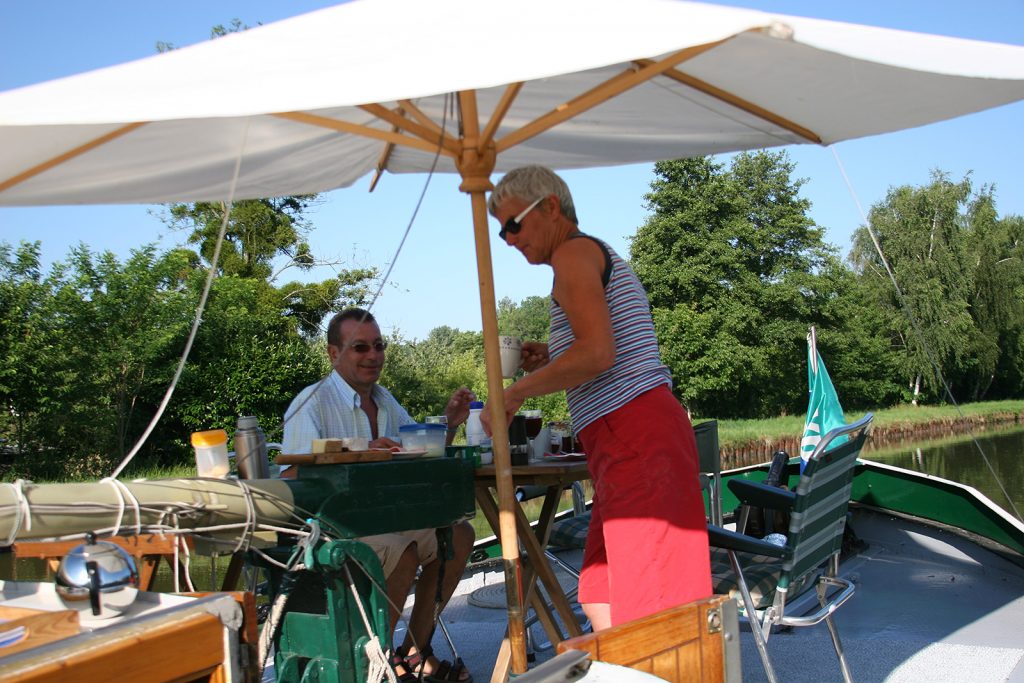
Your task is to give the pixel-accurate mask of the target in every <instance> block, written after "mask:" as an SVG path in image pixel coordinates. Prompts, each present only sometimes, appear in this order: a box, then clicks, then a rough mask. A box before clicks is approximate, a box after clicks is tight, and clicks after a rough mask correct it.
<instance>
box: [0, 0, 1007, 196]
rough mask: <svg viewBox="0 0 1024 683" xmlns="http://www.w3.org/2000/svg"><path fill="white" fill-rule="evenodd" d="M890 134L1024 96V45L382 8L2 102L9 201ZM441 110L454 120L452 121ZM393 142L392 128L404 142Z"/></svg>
mask: <svg viewBox="0 0 1024 683" xmlns="http://www.w3.org/2000/svg"><path fill="white" fill-rule="evenodd" d="M464 91H474V92H475V94H476V95H475V100H476V109H477V112H479V118H480V120H481V122H482V123H481V127H484V126H486V125H487V124H488V123H490V124H492V125H494V126H495V129H494V130H493V131H488V133H492V134H493V139H494V141H495V151H496V152H497V159H496V161H495V165H494V170H495V171H498V172H501V171H505V170H508V169H510V168H514V167H516V166H519V165H522V164H526V163H542V164H546V165H549V166H554V167H557V168H561V169H566V168H578V167H589V166H603V165H610V164H623V163H634V162H644V161H652V160H657V159H666V158H676V157H683V156H694V155H703V154H713V153H718V152H727V151H736V150H744V149H757V148H763V147H772V146H777V145H786V144H792V143H801V142H810V143H824V144H829V143H833V142H837V141H840V140H845V139H849V138H856V137H861V136H865V135H872V134H876V133H881V132H886V131H892V130H899V129H903V128H908V127H912V126H918V125H921V124H924V123H928V122H932V121H937V120H942V119H946V118H950V117H953V116H958V115H961V114H966V113H970V112H974V111H978V110H981V109H985V108H987V107H992V106H997V105H1000V104H1004V103H1007V102H1011V101H1014V100H1017V99H1020V98H1022V97H1024V49H1022V48H1020V47H1014V46H1005V45H993V44H987V43H979V42H975V41H967V40H960V39H952V38H940V37H935V36H923V35H918V34H912V33H907V32H903V31H894V30H883V29H876V28H869V27H862V26H854V25H849V24H841V23H836V22H829V21H820V20H811V19H803V18H798V17H789V16H781V15H779V16H773V15H769V14H765V13H761V12H755V11H748V10H739V9H734V8H724V7H716V6H713V5H703V4H695V3H686V2H675V1H671V0H637V1H634V2H629V3H623V2H618V1H615V0H603V1H602V0H561V1H560V2H554V3H552V2H545V1H543V0H526V1H522V2H517V3H515V4H514V5H508V4H505V3H497V2H472V1H469V0H438V1H433V2H429V3H424V2H408V1H403V0H373V1H366V0H364V1H363V2H353V3H348V4H345V5H339V6H337V7H332V8H328V9H324V10H320V11H317V12H312V13H310V14H306V15H303V16H299V17H295V18H292V19H289V20H285V21H281V22H278V23H275V24H270V25H267V26H261V27H257V28H254V29H251V30H249V31H246V32H244V33H238V34H232V35H228V36H226V37H224V38H220V39H218V40H215V41H210V42H205V43H201V44H198V45H194V46H191V47H187V48H182V49H179V50H175V51H172V52H170V53H166V54H162V55H156V56H154V57H151V58H148V59H142V60H138V61H135V62H130V63H127V64H123V65H119V66H115V67H111V68H107V69H102V70H98V71H94V72H91V73H88V74H83V75H79V76H73V77H70V78H65V79H61V80H57V81H52V82H49V83H44V84H41V85H36V86H30V87H26V88H21V89H18V90H13V91H10V92H6V93H2V94H0V149H3V150H4V154H3V158H2V159H0V204H3V205H32V204H76V203H107V204H109V203H159V202H168V201H199V200H214V199H223V198H225V197H227V196H228V195H230V194H232V183H233V178H234V171H235V164H236V161H238V160H239V159H240V161H241V164H240V168H239V171H238V173H239V175H238V179H237V182H236V183H235V185H234V193H233V196H234V197H236V198H244V197H263V196H272V195H284V194H291V193H305V192H320V191H325V190H330V189H334V188H338V187H344V186H346V185H348V184H351V183H352V182H354V181H355V180H357V179H359V178H360V177H362V176H364V175H366V174H367V173H368V172H370V171H373V170H374V169H375V168H377V167H378V166H382V167H386V168H387V170H389V171H392V172H419V171H425V170H428V169H429V168H430V167H431V165H432V163H433V157H434V154H435V152H436V151H437V149H438V147H439V132H438V131H439V126H441V125H445V126H446V128H447V131H446V135H445V137H444V139H445V143H444V144H443V145H440V146H441V155H442V156H441V159H440V163H439V166H438V168H439V169H440V170H442V171H454V170H456V159H457V158H458V154H459V144H458V139H459V137H460V135H459V132H458V131H459V126H460V124H459V122H458V119H459V118H460V117H464V116H465V115H466V112H465V111H458V105H456V104H453V102H452V100H451V99H450V98H449V97H447V96H446V93H455V92H464ZM446 102H448V110H447V111H448V114H447V117H446V115H445V111H446V110H445V106H446V104H445V103H446ZM396 129H397V130H396Z"/></svg>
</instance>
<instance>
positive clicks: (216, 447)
mask: <svg viewBox="0 0 1024 683" xmlns="http://www.w3.org/2000/svg"><path fill="white" fill-rule="evenodd" d="M192 446H193V447H194V448H195V449H196V471H197V472H198V473H199V476H200V477H217V478H218V479H223V478H224V477H226V476H227V475H228V469H229V467H228V433H227V432H226V431H224V430H223V429H209V430H207V431H205V432H192Z"/></svg>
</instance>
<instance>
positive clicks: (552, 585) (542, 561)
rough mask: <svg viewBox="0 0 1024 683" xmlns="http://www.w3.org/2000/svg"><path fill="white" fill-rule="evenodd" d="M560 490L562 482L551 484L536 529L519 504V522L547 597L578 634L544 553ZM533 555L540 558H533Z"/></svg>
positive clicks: (567, 600) (573, 617) (566, 623)
mask: <svg viewBox="0 0 1024 683" xmlns="http://www.w3.org/2000/svg"><path fill="white" fill-rule="evenodd" d="M561 493H562V488H561V487H560V486H552V487H549V488H548V492H547V494H546V495H545V497H544V505H543V506H542V509H541V517H540V519H539V520H538V521H537V527H536V530H534V529H533V528H531V526H530V522H529V520H528V519H527V518H526V514H525V513H524V512H523V511H522V508H516V510H515V514H516V524H517V528H518V529H519V536H520V538H521V540H522V541H523V545H525V546H526V553H527V556H528V557H529V558H530V566H531V567H533V568H534V570H535V571H536V572H537V575H538V576H539V578H540V580H541V582H542V583H543V584H544V587H545V588H546V589H547V591H548V597H550V598H551V603H552V604H553V605H554V607H555V610H556V611H557V612H558V616H559V617H561V619H562V623H564V624H565V628H566V630H567V631H568V632H569V635H570V636H578V635H582V634H583V631H582V630H581V629H580V626H579V624H578V623H577V622H576V616H575V615H574V614H573V612H572V607H570V605H569V599H568V598H567V597H566V596H565V592H564V591H563V590H562V586H561V584H559V583H558V579H557V578H556V577H555V573H554V571H553V570H552V569H551V565H550V564H549V563H548V560H547V557H545V556H544V546H546V545H547V541H548V537H549V536H550V534H551V525H552V523H553V522H554V518H555V511H556V510H557V509H558V499H559V497H560V496H561ZM533 558H537V559H536V560H534V559H533ZM549 635H550V634H549ZM561 640H563V638H562V637H561V635H560V634H559V636H558V638H557V640H554V639H553V640H552V641H551V642H552V644H555V643H557V642H559V641H561Z"/></svg>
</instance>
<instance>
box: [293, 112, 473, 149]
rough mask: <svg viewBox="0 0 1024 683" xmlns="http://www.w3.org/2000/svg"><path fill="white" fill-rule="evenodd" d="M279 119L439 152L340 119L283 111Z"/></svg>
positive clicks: (415, 141)
mask: <svg viewBox="0 0 1024 683" xmlns="http://www.w3.org/2000/svg"><path fill="white" fill-rule="evenodd" d="M273 116H276V117H278V118H282V119H287V120H289V121H295V122H297V123H305V124H308V125H311V126H320V127H321V128H329V129H331V130H336V131H340V132H343V133H352V134H354V135H362V136H364V137H368V138H374V139H376V140H383V141H384V142H392V143H394V144H396V145H405V146H407V147H412V148H414V149H419V150H422V151H424V152H430V153H432V154H434V153H436V152H437V148H438V145H437V144H436V143H435V144H431V143H429V142H427V141H426V140H421V139H419V138H414V137H410V136H408V135H402V134H401V133H396V132H393V131H390V130H379V129H377V128H370V127H369V126H364V125H362V124H358V123H350V122H348V121H339V120H338V119H332V118H328V117H326V116H319V115H318V114H310V113H308V112H302V111H283V112H278V113H276V114H273ZM441 153H442V154H444V155H446V156H451V157H454V156H455V153H454V152H451V151H449V150H447V149H442V150H441Z"/></svg>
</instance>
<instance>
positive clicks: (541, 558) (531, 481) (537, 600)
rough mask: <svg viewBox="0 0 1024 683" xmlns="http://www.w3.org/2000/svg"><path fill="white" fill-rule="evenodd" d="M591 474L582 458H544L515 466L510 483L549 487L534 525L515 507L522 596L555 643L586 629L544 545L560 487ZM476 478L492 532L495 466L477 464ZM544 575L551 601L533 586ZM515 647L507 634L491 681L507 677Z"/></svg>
mask: <svg viewBox="0 0 1024 683" xmlns="http://www.w3.org/2000/svg"><path fill="white" fill-rule="evenodd" d="M584 479H590V471H589V470H587V463H586V462H583V461H579V462H563V461H554V462H542V463H536V464H529V465H518V466H515V467H512V484H513V485H514V486H517V487H518V486H542V487H544V489H545V492H544V500H543V503H542V504H541V512H540V517H539V518H538V520H537V524H536V525H535V526H531V524H530V521H529V520H528V519H527V517H526V513H525V512H523V508H522V506H521V505H516V506H515V507H514V512H515V516H516V535H517V536H518V537H519V542H520V544H521V547H522V548H523V549H524V551H525V552H524V554H523V556H522V564H523V595H524V599H525V601H526V604H528V605H529V606H530V607H532V608H533V610H534V612H535V613H536V614H537V619H538V620H539V621H540V623H541V625H542V626H543V627H544V630H545V632H546V633H547V635H548V638H549V639H550V640H551V643H552V644H553V645H554V644H557V643H559V642H561V641H563V640H565V639H566V638H567V637H570V638H571V637H574V636H579V635H581V634H582V631H581V630H580V626H579V623H577V621H576V617H575V615H574V614H573V612H572V607H571V606H570V605H569V599H568V598H567V597H566V595H565V592H564V591H563V590H562V586H561V585H560V584H559V583H558V579H557V578H556V577H555V573H554V571H553V570H552V569H551V565H550V564H549V563H548V560H547V557H546V556H545V555H544V549H545V548H546V547H547V544H548V538H549V536H550V535H551V525H552V523H553V522H554V520H555V513H557V512H558V502H559V500H560V499H561V496H562V491H563V490H564V489H565V487H566V486H568V485H569V484H572V483H573V482H575V481H582V480H584ZM474 483H475V485H476V501H477V504H478V505H479V506H480V510H481V511H482V512H483V513H484V517H486V518H487V522H488V523H489V524H490V525H491V529H493V530H494V533H496V534H497V533H498V528H499V525H498V501H497V499H496V495H495V491H494V489H493V487H494V485H495V471H494V466H493V465H486V466H484V467H479V468H477V469H476V473H475V477H474ZM538 578H539V579H540V581H541V583H543V584H544V588H545V589H546V591H547V593H548V596H549V597H550V599H551V604H550V605H549V604H548V603H546V602H545V601H544V599H543V597H542V596H541V595H540V594H539V593H538V592H537V591H536V590H534V587H535V585H536V580H537V579H538ZM552 606H553V607H554V609H555V612H557V613H558V616H559V618H560V619H561V621H562V623H563V624H564V625H565V627H566V629H567V630H568V634H563V633H562V632H561V629H559V627H558V624H557V623H555V619H554V615H553V613H552V611H551V607H552ZM510 657H511V650H510V643H509V639H508V638H505V640H504V642H503V643H502V646H501V650H500V652H499V654H498V660H497V662H496V664H495V668H494V675H493V676H492V678H491V680H492V681H496V680H500V681H503V680H507V677H508V676H507V674H508V668H509V664H510Z"/></svg>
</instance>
